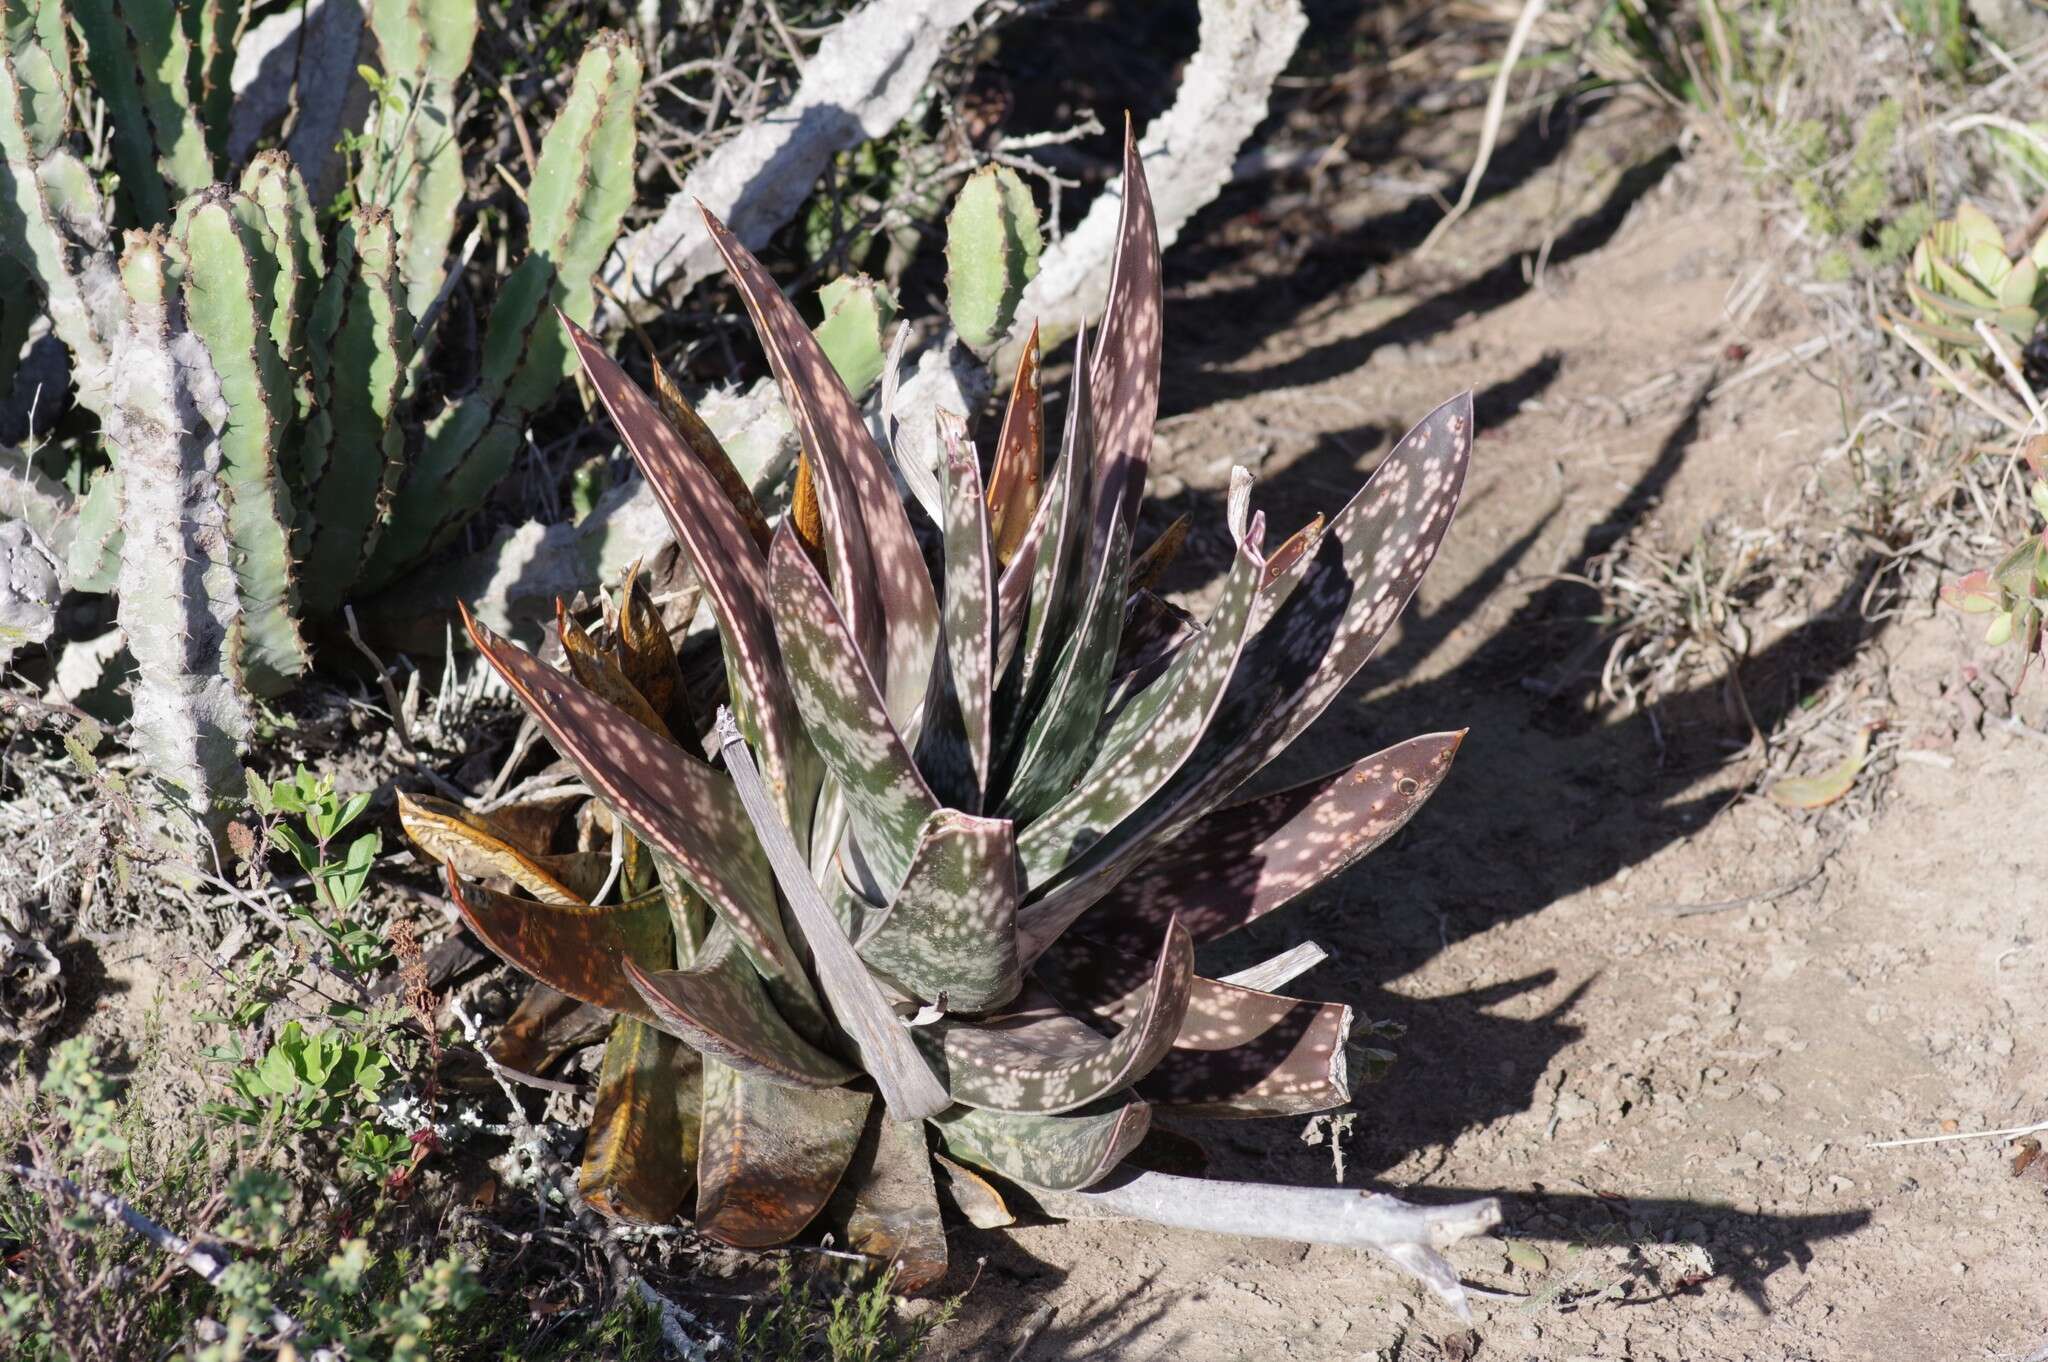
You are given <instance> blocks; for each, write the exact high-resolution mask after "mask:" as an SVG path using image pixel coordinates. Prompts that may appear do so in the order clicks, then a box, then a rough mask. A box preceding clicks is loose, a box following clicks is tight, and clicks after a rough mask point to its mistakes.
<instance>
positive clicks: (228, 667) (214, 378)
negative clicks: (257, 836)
mask: <svg viewBox="0 0 2048 1362" xmlns="http://www.w3.org/2000/svg"><path fill="white" fill-rule="evenodd" d="M166 256H167V251H166V244H165V241H164V238H163V236H162V235H161V234H160V233H155V234H145V233H140V232H133V233H130V234H129V237H128V247H127V250H126V251H125V252H124V253H123V255H122V259H121V281H122V285H123V288H124V290H125V292H126V294H127V298H128V316H127V321H126V323H125V324H124V325H123V327H122V329H121V332H120V334H119V336H118V337H117V338H116V340H115V345H114V351H115V354H114V374H113V381H112V393H111V396H112V404H111V406H110V407H109V409H108V412H107V417H106V426H105V430H106V438H107V443H108V445H109V446H110V447H111V449H112V450H113V452H114V456H115V460H116V462H117V463H119V465H120V467H121V470H122V484H123V490H124V500H125V507H124V515H123V519H124V521H125V523H126V525H127V533H126V536H125V539H124V542H123V545H122V550H121V579H120V591H121V628H122V632H123V633H124V634H125V635H126V637H127V640H128V650H129V652H130V653H131V654H132V655H133V657H134V658H135V665H136V676H135V719H134V726H133V732H134V741H135V745H136V748H137V750H138V751H139V752H140V754H141V756H142V757H143V760H144V761H145V763H146V764H147V766H148V769H149V770H150V771H151V772H152V773H153V774H155V775H156V776H157V777H158V778H160V779H161V780H163V781H164V782H165V783H166V784H167V785H168V786H169V787H171V790H172V791H174V792H175V805H176V807H177V808H178V809H179V811H181V812H182V813H184V814H186V815H188V816H189V819H190V822H189V823H188V824H185V825H182V826H180V827H174V828H173V829H172V830H171V831H172V832H173V835H181V834H182V835H184V836H186V837H187V838H189V837H190V835H191V834H192V833H193V832H194V831H198V832H202V833H204V834H205V835H207V836H211V835H212V834H214V833H217V832H218V831H219V830H220V829H221V828H222V827H223V826H224V825H225V824H226V822H227V820H228V817H229V815H230V813H231V812H232V809H233V807H234V804H235V802H236V801H238V800H239V799H240V798H241V795H242V792H243V788H244V786H243V774H242V768H241V764H240V761H239V759H238V747H239V745H240V744H241V742H242V741H243V739H244V738H245V737H246V736H247V735H248V732H249V712H248V710H247V708H246V706H245V704H244V701H243V698H242V689H241V687H240V685H239V684H238V683H237V679H236V676H237V672H238V671H239V661H238V657H237V654H238V652H239V647H240V637H239V635H240V632H241V622H242V609H241V602H240V594H239V592H238V591H237V584H236V580H235V569H234V563H233V561H232V557H233V549H232V548H231V547H230V539H229V533H228V508H227V505H226V502H225V500H224V498H223V497H222V495H221V491H222V481H221V463H222V458H221V445H220V438H219V432H220V431H221V429H222V428H223V426H224V424H225V423H226V421H227V418H228V409H227V404H226V402H225V400H224V399H223V397H222V394H221V384H220V376H219V374H218V373H216V372H215V370H214V367H213V361H212V358H211V357H210V356H209V355H208V354H207V351H206V347H205V346H204V345H202V344H201V343H200V341H199V338H198V337H197V336H195V335H193V334H192V332H191V331H189V330H187V329H186V327H185V325H184V316H183V308H182V307H181V305H180V303H179V301H178V299H177V298H176V296H175V295H174V294H173V293H172V292H171V291H170V289H169V287H168V284H169V280H168V269H167V263H168V262H167V259H166Z"/></svg>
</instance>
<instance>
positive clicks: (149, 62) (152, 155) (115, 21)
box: [38, 0, 214, 226]
mask: <svg viewBox="0 0 2048 1362" xmlns="http://www.w3.org/2000/svg"><path fill="white" fill-rule="evenodd" d="M38 8H39V9H51V8H56V6H54V5H50V4H47V3H45V4H43V5H40V6H38ZM65 8H66V9H68V12H69V13H70V15H71V17H72V18H73V19H74V20H76V21H77V23H78V28H79V31H80V32H81V33H83V34H84V35H85V49H86V56H85V60H86V66H87V69H88V70H90V71H91V73H92V86H93V90H94V92H95V93H96V94H98V95H99V96H100V98H102V99H104V100H105V101H106V102H107V115H108V118H107V123H108V127H109V128H110V130H111V132H112V137H113V146H114V164H115V165H116V166H117V167H119V169H120V172H121V197H122V199H123V200H124V201H125V202H126V204H127V207H128V211H129V214H130V216H131V217H132V218H133V219H134V220H135V221H136V222H139V223H141V224H142V225H143V226H154V225H155V224H157V223H159V222H162V221H164V220H165V219H166V218H168V217H170V215H171V209H172V207H173V206H174V205H175V204H176V203H177V201H178V200H179V199H181V198H183V197H184V196H185V195H187V194H190V193H192V192H194V191H196V190H200V189H204V188H205V187H206V186H207V185H209V184H211V183H212V182H213V178H214V175H213V158H212V156H210V155H209V154H208V153H207V149H206V134H205V132H204V131H203V130H202V129H201V128H200V126H199V116H198V114H197V113H196V112H195V111H194V109H193V107H192V91H191V87H190V85H189V83H188V79H187V76H186V74H185V73H186V72H188V71H190V70H191V69H192V64H193V63H192V44H191V43H190V42H189V41H188V40H187V38H186V36H185V27H184V24H183V23H182V22H181V21H180V20H179V18H178V6H177V5H176V4H174V3H173V0H70V3H69V4H68V6H66V7H65Z"/></svg>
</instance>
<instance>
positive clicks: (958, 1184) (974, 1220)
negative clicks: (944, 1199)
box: [932, 1154, 1017, 1230]
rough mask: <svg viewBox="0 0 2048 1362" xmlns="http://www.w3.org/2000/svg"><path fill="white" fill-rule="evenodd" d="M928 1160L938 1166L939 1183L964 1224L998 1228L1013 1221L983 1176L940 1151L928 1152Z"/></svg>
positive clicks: (984, 1228) (980, 1228) (1013, 1217)
mask: <svg viewBox="0 0 2048 1362" xmlns="http://www.w3.org/2000/svg"><path fill="white" fill-rule="evenodd" d="M932 1163H933V1164H934V1165H935V1166H936V1167H937V1168H938V1170H939V1183H940V1185H941V1186H943V1187H944V1188H945V1189H946V1195H947V1196H949V1197H951V1198H952V1199H953V1205H954V1208H955V1209H957V1210H958V1211H959V1212H960V1214H961V1215H962V1216H963V1217H965V1219H966V1221H967V1223H968V1224H970V1225H972V1226H974V1228H976V1229H978V1230H999V1229H1002V1228H1004V1227H1005V1226H1008V1225H1014V1224H1016V1223H1017V1217H1016V1216H1014V1215H1012V1214H1010V1208H1009V1206H1008V1205H1007V1204H1006V1203H1005V1202H1004V1201H1003V1194H1002V1193H1001V1192H999V1191H997V1190H996V1187H995V1184H994V1183H992V1182H990V1181H989V1180H988V1179H987V1178H985V1177H983V1176H982V1175H981V1174H979V1173H977V1172H975V1171H974V1170H973V1169H972V1168H969V1167H968V1166H967V1165H966V1164H964V1163H955V1162H954V1161H953V1160H951V1159H949V1158H947V1157H946V1156H945V1155H944V1154H934V1155H932Z"/></svg>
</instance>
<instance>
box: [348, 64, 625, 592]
mask: <svg viewBox="0 0 2048 1362" xmlns="http://www.w3.org/2000/svg"><path fill="white" fill-rule="evenodd" d="M640 74H641V68H640V57H639V54H638V53H637V52H636V51H635V50H634V48H633V45H632V44H631V43H630V42H628V41H627V40H626V39H625V38H624V37H621V36H620V35H618V34H616V33H602V34H599V35H598V36H597V37H596V38H595V39H593V40H592V42H591V44H590V46H589V47H588V48H586V49H585V50H584V53H583V58H582V60H581V61H580V62H579V63H578V64H577V67H576V80H575V84H574V85H573V86H572V87H571V88H570V91H569V98H568V100H567V101H566V102H565V103H564V104H563V106H562V112H561V114H560V115H559V116H558V117H557V118H556V119H555V122H554V125H553V126H552V127H551V128H549V129H548V131H547V134H546V136H545V137H544V138H543V139H542V141H541V149H540V160H539V163H538V164H537V165H536V166H535V168H534V174H533V183H532V184H531V185H530V186H529V187H528V189H527V195H526V206H527V212H528V214H529V219H528V223H527V255H526V258H525V259H523V260H521V261H520V262H519V264H518V265H517V266H516V267H515V268H514V269H513V271H512V273H511V274H510V275H509V276H508V277H507V278H506V280H505V282H504V285H503V286H502V287H501V288H499V289H498V291H497V293H496V295H495V296H494V297H493V298H492V299H491V300H490V303H491V316H490V322H489V324H488V326H487V328H486V330H485V333H484V342H483V357H482V366H481V368H482V372H481V374H480V376H479V378H478V381H477V386H476V387H475V389H473V390H472V391H471V392H469V393H468V394H467V395H465V396H464V397H463V398H462V399H461V400H460V401H459V402H457V403H455V404H453V405H451V406H450V407H449V408H448V409H447V410H446V411H445V412H443V413H442V414H441V415H440V416H438V417H436V418H435V419H434V420H433V421H432V422H431V423H429V425H428V428H427V440H426V448H425V450H424V452H423V453H422V454H421V456H420V459H419V462H418V464H417V465H416V466H415V467H414V469H413V470H412V472H411V475H410V476H409V477H408V479H407V480H406V482H405V483H404V485H403V486H402V487H401V488H400V489H399V495H398V498H397V501H396V504H395V505H394V506H393V508H392V517H391V523H390V525H389V527H388V529H387V532H386V533H385V535H384V538H383V540H382V542H381V543H380V544H379V545H378V550H377V553H376V556H375V558H374V559H373V560H372V562H371V565H370V569H369V572H368V574H367V581H366V583H365V585H366V586H367V587H371V588H374V587H377V586H381V585H384V584H387V583H389V582H390V581H391V580H392V579H393V578H394V577H395V576H396V575H397V574H398V573H399V572H400V571H401V570H402V569H404V568H405V567H406V566H408V565H410V564H411V563H414V562H416V561H418V560H419V558H420V557H422V556H423V555H424V554H426V553H427V552H429V551H431V550H432V549H434V548H436V547H438V546H439V545H441V544H443V543H446V542H447V540H448V539H449V537H450V536H451V535H453V534H454V532H455V531H456V530H457V529H459V528H461V526H462V523H463V522H464V521H465V520H466V519H467V518H468V517H469V516H470V514H472V513H473V512H474V511H475V510H476V508H477V507H478V505H480V504H481V502H482V499H483V496H484V494H485V492H487V491H488V490H489V489H490V488H491V486H492V485H493V484H495V483H496V482H497V481H498V479H500V478H502V477H503V476H504V475H505V473H506V471H507V470H508V469H509V468H511V466H512V457H513V455H514V454H515V453H517V452H518V450H519V448H520V446H521V445H522V444H523V443H524V442H525V439H526V423H527V420H528V419H529V418H530V417H531V416H532V415H533V412H534V411H535V410H536V409H537V408H538V407H539V406H540V405H541V403H543V402H545V401H546V400H547V399H548V398H549V397H551V396H552V395H553V394H554V393H555V391H556V390H557V389H558V388H559V387H560V385H561V381H562V378H563V376H564V375H565V374H567V373H568V372H569V370H570V368H571V367H572V362H571V358H570V353H569V349H568V344H567V341H566V339H565V338H564V335H563V332H562V328H561V327H560V326H558V325H557V324H556V323H555V321H554V316H553V309H554V308H560V309H561V310H562V311H563V312H565V313H567V314H568V315H569V316H570V317H571V318H573V319H575V320H576V321H578V322H584V321H588V320H589V319H590V313H591V310H592V294H591V287H590V278H591V275H592V274H594V273H595V272H596V270H597V268H598V266H599V265H600V264H602V263H603V261H604V257H605V253H606V252H607V251H609V250H610V249H611V245H612V241H613V239H614V238H615V237H616V236H617V235H618V231H619V223H620V221H621V219H622V218H623V217H624V215H625V211H626V207H627V205H628V204H630V203H631V202H632V199H633V149H634V131H633V129H634V122H633V113H634V105H635V102H636V101H637V100H638V98H639V94H640Z"/></svg>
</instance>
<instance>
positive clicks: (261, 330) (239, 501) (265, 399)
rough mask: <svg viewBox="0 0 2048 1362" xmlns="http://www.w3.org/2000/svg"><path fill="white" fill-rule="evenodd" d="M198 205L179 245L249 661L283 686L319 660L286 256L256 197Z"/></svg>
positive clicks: (261, 690) (255, 684)
mask: <svg viewBox="0 0 2048 1362" xmlns="http://www.w3.org/2000/svg"><path fill="white" fill-rule="evenodd" d="M187 208H188V209H189V211H186V210H181V211H180V218H181V222H180V224H179V225H180V230H179V232H178V235H177V237H176V238H175V239H174V241H173V242H172V248H173V251H174V260H175V262H176V263H177V264H178V266H179V267H180V268H179V271H178V273H179V274H180V276H181V278H180V281H179V282H180V284H181V290H180V292H181V299H182V302H183V304H184V308H185V316H186V323H187V325H188V326H189V327H190V328H191V331H192V334H193V335H194V337H196V338H197V339H198V341H199V342H200V343H201V344H202V345H204V346H205V347H206V350H207V353H208V355H209V356H210V357H211V359H212V361H213V367H214V369H215V371H216V373H217V374H218V375H219V379H220V389H221V400H222V402H223V403H224V404H225V406H226V408H227V418H228V419H227V423H226V426H225V428H224V429H223V430H222V432H221V439H220V449H221V466H220V473H221V478H222V491H223V493H224V496H225V500H226V504H227V515H228V536H229V538H230V540H231V541H232V543H233V545H234V548H235V550H236V552H235V554H234V559H233V561H234V566H235V576H236V580H237V582H238V584H239V590H240V592H241V598H242V610H243V623H242V653H243V660H244V662H245V663H246V666H247V679H248V682H249V686H250V688H251V689H252V690H254V691H256V692H257V693H258V694H266V695H267V694H276V693H277V692H279V691H281V690H283V689H284V687H285V686H286V685H287V684H289V682H290V681H291V680H292V679H293V678H294V677H296V676H298V675H299V674H300V673H302V672H304V671H305V669H306V667H307V664H308V662H309V661H310V659H309V657H308V655H307V651H306V644H305V640H304V639H303V638H301V637H300V635H299V626H298V620H297V606H298V590H297V587H296V585H295V584H294V582H293V578H292V555H291V540H290V531H289V526H290V525H291V523H292V515H291V498H290V494H289V493H288V492H287V491H286V489H285V485H284V481H283V479H282V478H280V477H279V476H278V465H279V462H280V460H279V455H280V452H281V446H282V444H283V440H284V434H285V430H286V426H287V423H288V422H289V421H290V419H291V414H292V393H291V378H290V375H289V374H288V373H287V372H286V370H285V367H284V359H283V357H282V356H281V355H279V354H278V350H277V346H276V344H275V343H274V342H273V340H272V338H271V332H270V330H269V328H268V326H266V325H265V317H266V314H267V311H268V309H267V308H265V307H264V306H263V296H264V295H267V294H271V293H273V292H274V288H273V279H274V276H275V273H276V270H277V261H276V256H275V255H273V254H272V253H271V250H272V247H271V243H270V242H269V241H267V240H265V239H264V235H263V234H264V233H265V232H266V231H267V229H266V228H264V227H263V226H262V222H263V217H262V213H261V211H260V210H259V209H257V208H256V206H255V205H254V204H252V203H250V202H249V201H248V200H246V199H243V200H241V201H240V202H239V204H238V203H237V202H236V201H235V200H234V199H233V198H231V197H230V196H229V195H228V194H227V193H226V191H224V190H212V191H209V192H208V193H207V194H206V195H205V196H203V197H201V198H200V199H198V200H196V201H194V202H191V203H189V204H188V205H187ZM238 209H239V210H240V211H238ZM265 276H271V277H270V278H266V277H265Z"/></svg>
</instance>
